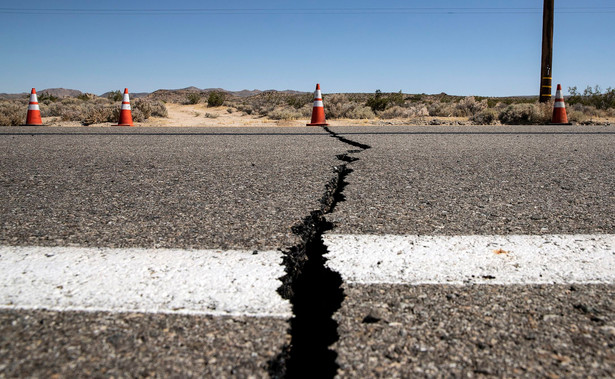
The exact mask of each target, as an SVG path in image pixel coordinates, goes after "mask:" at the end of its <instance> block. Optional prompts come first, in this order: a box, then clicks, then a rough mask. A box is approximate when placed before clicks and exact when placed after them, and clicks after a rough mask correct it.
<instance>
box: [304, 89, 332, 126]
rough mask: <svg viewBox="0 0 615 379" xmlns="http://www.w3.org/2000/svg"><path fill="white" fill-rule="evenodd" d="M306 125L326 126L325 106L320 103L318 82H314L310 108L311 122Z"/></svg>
mask: <svg viewBox="0 0 615 379" xmlns="http://www.w3.org/2000/svg"><path fill="white" fill-rule="evenodd" d="M306 125H307V126H327V125H329V124H327V122H326V121H325V107H324V105H323V104H322V94H321V93H320V84H316V91H314V107H313V108H312V122H310V123H309V124H306Z"/></svg>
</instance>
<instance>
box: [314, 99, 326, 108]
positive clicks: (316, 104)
mask: <svg viewBox="0 0 615 379" xmlns="http://www.w3.org/2000/svg"><path fill="white" fill-rule="evenodd" d="M314 107H315V108H316V107H324V105H323V104H322V100H317V101H315V102H314Z"/></svg>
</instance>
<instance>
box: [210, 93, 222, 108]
mask: <svg viewBox="0 0 615 379" xmlns="http://www.w3.org/2000/svg"><path fill="white" fill-rule="evenodd" d="M224 100H225V96H224V94H223V93H222V92H212V93H210V94H209V98H208V99H207V106H208V107H220V106H222V104H224Z"/></svg>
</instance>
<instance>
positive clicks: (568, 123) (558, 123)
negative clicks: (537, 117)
mask: <svg viewBox="0 0 615 379" xmlns="http://www.w3.org/2000/svg"><path fill="white" fill-rule="evenodd" d="M547 125H572V122H550V123H548V124H547Z"/></svg>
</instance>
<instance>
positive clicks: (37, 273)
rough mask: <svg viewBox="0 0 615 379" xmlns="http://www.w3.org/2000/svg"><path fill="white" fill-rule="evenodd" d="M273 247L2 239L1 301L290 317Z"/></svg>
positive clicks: (15, 305)
mask: <svg viewBox="0 0 615 379" xmlns="http://www.w3.org/2000/svg"><path fill="white" fill-rule="evenodd" d="M281 263H282V254H281V253H280V252H276V251H259V252H258V253H257V254H256V255H253V254H252V252H247V251H220V250H173V249H110V248H75V247H8V246H0V308H4V309H7V308H9V309H50V310H59V311H70V310H75V311H109V312H148V313H149V312H153V313H178V314H207V315H248V316H269V317H284V318H287V317H290V316H291V307H290V304H289V302H288V301H286V300H283V299H282V298H281V297H280V295H278V293H277V292H276V290H277V288H278V287H279V286H280V285H281V283H280V281H279V280H278V278H280V277H281V276H283V275H284V267H283V266H281Z"/></svg>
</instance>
